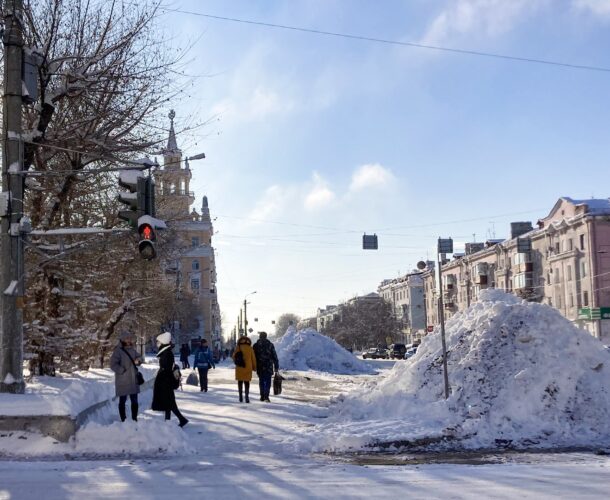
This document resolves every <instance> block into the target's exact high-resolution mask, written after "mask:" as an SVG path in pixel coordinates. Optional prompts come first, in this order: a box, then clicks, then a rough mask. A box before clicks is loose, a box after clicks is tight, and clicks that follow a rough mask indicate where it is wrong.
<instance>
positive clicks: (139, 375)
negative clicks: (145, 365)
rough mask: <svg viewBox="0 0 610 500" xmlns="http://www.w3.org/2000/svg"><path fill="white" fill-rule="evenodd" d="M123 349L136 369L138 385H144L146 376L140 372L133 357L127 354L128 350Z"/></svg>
mask: <svg viewBox="0 0 610 500" xmlns="http://www.w3.org/2000/svg"><path fill="white" fill-rule="evenodd" d="M121 349H123V351H124V352H125V354H127V357H128V358H129V360H130V361H131V362H132V363H133V367H134V368H135V369H136V382H137V383H138V385H142V384H143V383H144V375H142V373H141V372H140V370H138V365H136V362H135V361H134V360H133V358H132V357H131V355H130V354H129V353H128V352H127V349H125V348H124V347H121Z"/></svg>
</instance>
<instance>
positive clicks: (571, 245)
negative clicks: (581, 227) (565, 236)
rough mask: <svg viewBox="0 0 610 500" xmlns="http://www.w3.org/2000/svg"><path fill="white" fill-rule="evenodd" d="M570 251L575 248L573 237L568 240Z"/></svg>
mask: <svg viewBox="0 0 610 500" xmlns="http://www.w3.org/2000/svg"><path fill="white" fill-rule="evenodd" d="M567 243H568V251H569V250H574V243H572V238H570V239H569V240H568V241H567Z"/></svg>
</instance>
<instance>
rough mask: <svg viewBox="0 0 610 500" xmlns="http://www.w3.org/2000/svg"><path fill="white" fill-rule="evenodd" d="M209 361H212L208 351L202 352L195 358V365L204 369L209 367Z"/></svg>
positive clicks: (198, 352)
mask: <svg viewBox="0 0 610 500" xmlns="http://www.w3.org/2000/svg"><path fill="white" fill-rule="evenodd" d="M209 360H210V357H209V354H208V351H205V352H204V351H202V350H199V351H197V356H196V357H195V364H196V365H197V366H200V367H201V368H204V367H206V366H208V365H209Z"/></svg>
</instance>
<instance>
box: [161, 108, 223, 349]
mask: <svg viewBox="0 0 610 500" xmlns="http://www.w3.org/2000/svg"><path fill="white" fill-rule="evenodd" d="M169 118H170V130H169V137H168V141H167V147H166V148H165V150H164V151H163V166H162V168H160V169H158V170H157V171H156V172H155V185H156V201H157V206H158V207H159V208H158V216H159V218H161V219H163V220H165V221H166V223H167V225H168V228H169V231H171V232H172V235H175V236H174V237H175V240H176V241H175V243H176V248H177V249H178V250H177V252H178V253H177V255H176V257H175V258H174V259H173V260H172V262H170V264H169V265H168V266H167V268H166V275H167V277H168V279H170V280H172V281H175V283H176V293H177V296H178V297H179V298H180V297H183V298H184V300H191V299H192V298H194V300H195V303H196V305H197V310H198V313H197V314H196V315H195V316H194V317H192V318H189V319H183V320H181V321H175V322H174V324H173V325H172V330H173V334H174V336H175V339H176V341H177V342H179V343H185V342H189V341H190V340H191V339H198V338H206V339H207V340H208V342H210V345H212V346H213V347H215V348H220V347H221V345H220V344H221V322H220V309H219V305H218V294H217V290H216V262H215V252H214V247H213V246H212V236H213V234H214V228H213V226H212V221H211V218H210V209H209V206H208V199H207V197H206V196H204V197H203V198H202V204H201V213H199V212H197V211H196V210H195V209H193V210H190V206H191V205H192V203H193V202H194V201H195V194H194V193H193V192H192V191H190V181H191V178H192V172H191V170H190V166H189V162H188V158H184V159H183V156H182V151H181V150H180V149H179V148H178V144H177V141H176V133H175V130H174V118H175V113H174V112H173V111H171V112H170V115H169Z"/></svg>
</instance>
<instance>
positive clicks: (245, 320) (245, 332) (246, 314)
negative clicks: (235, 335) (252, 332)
mask: <svg viewBox="0 0 610 500" xmlns="http://www.w3.org/2000/svg"><path fill="white" fill-rule="evenodd" d="M255 293H256V290H254V291H253V292H250V293H248V294H246V296H245V297H244V335H248V313H247V305H248V302H247V301H246V299H247V298H248V297H249V296H250V295H254V294H255Z"/></svg>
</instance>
